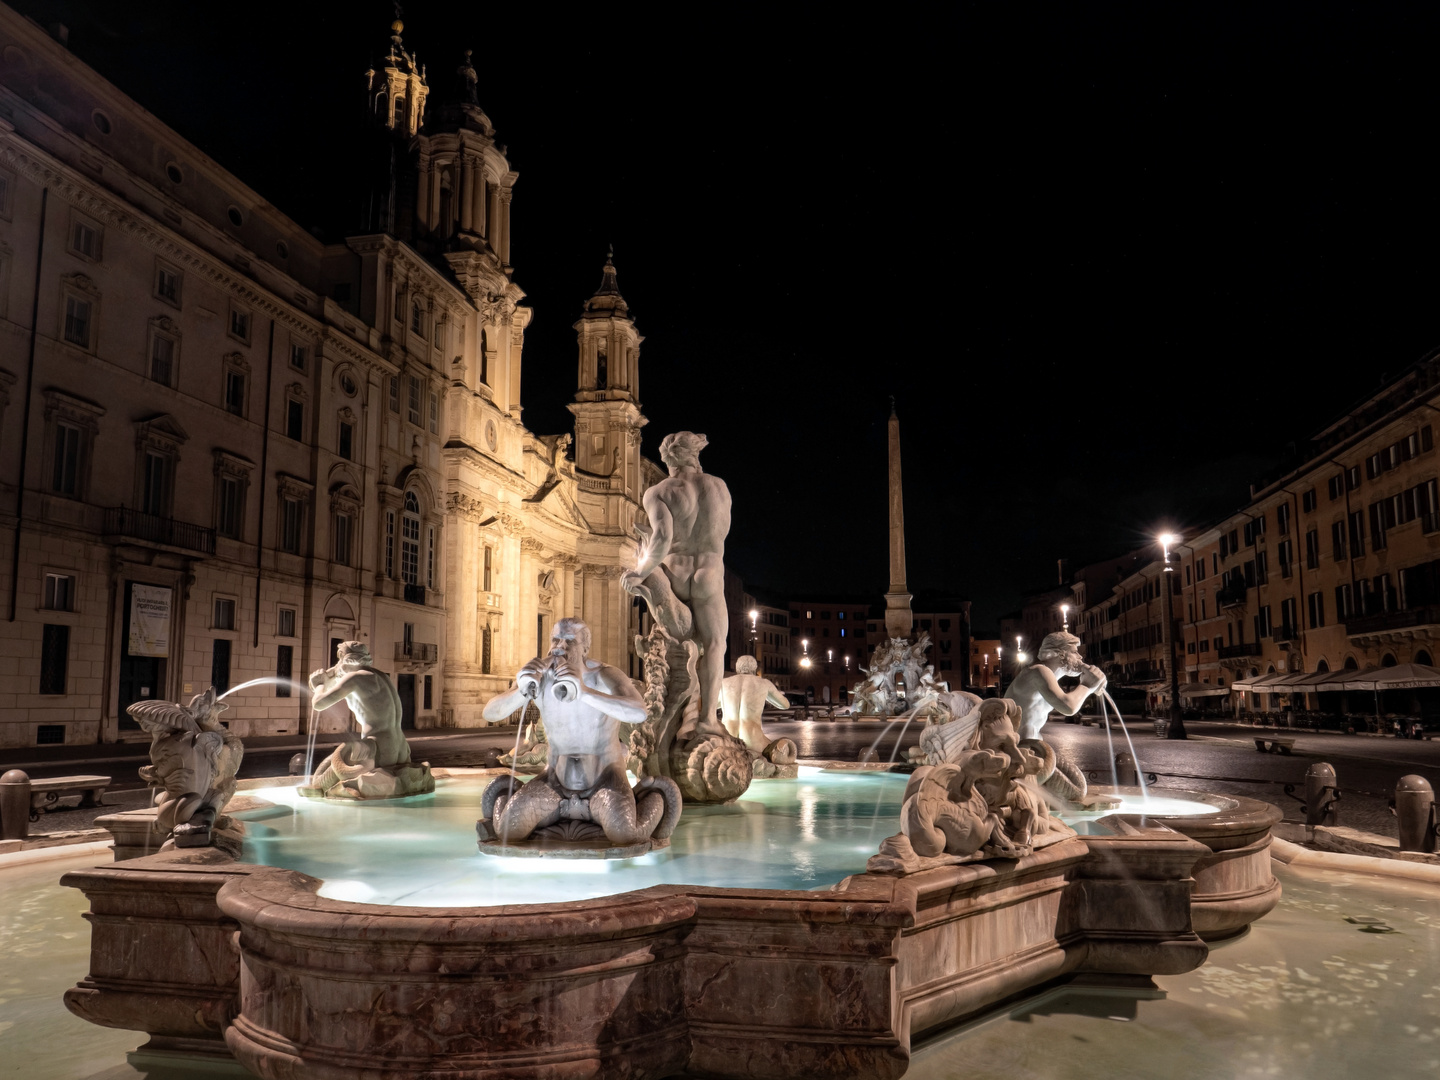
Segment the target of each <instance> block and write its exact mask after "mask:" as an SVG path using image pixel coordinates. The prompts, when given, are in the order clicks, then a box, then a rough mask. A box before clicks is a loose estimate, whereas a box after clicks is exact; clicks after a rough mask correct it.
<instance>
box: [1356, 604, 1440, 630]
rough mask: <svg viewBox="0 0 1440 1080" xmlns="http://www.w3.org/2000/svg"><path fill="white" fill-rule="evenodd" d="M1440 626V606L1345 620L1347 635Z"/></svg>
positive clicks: (1435, 605)
mask: <svg viewBox="0 0 1440 1080" xmlns="http://www.w3.org/2000/svg"><path fill="white" fill-rule="evenodd" d="M1435 624H1440V604H1426V605H1424V606H1423V607H1414V608H1405V609H1404V610H1401V611H1378V612H1376V613H1375V614H1374V615H1352V616H1350V617H1349V618H1348V619H1346V620H1345V633H1347V634H1349V635H1350V636H1351V637H1355V636H1356V635H1357V634H1380V633H1384V632H1385V631H1387V630H1405V629H1407V628H1409V627H1412V626H1430V625H1435Z"/></svg>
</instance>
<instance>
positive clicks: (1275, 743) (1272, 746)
mask: <svg viewBox="0 0 1440 1080" xmlns="http://www.w3.org/2000/svg"><path fill="white" fill-rule="evenodd" d="M1255 749H1256V750H1259V751H1260V753H1262V754H1288V753H1290V751H1291V750H1294V749H1295V740H1294V739H1272V738H1269V737H1268V736H1261V735H1256V736H1255Z"/></svg>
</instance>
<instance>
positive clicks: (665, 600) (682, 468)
mask: <svg viewBox="0 0 1440 1080" xmlns="http://www.w3.org/2000/svg"><path fill="white" fill-rule="evenodd" d="M708 442H709V440H708V439H706V438H705V436H704V435H696V434H695V433H694V432H690V431H677V432H675V433H674V434H673V435H667V436H666V437H665V440H664V441H663V442H662V443H661V444H660V460H661V461H663V462H664V463H665V465H666V467H667V468H668V469H669V470H670V476H669V478H667V479H665V480H662V481H660V483H658V484H655V485H654V486H653V487H651V488H650V489H649V490H647V491H646V492H645V500H644V501H645V513H646V514H647V515H648V516H649V518H650V532H649V535H648V536H645V537H644V543H643V544H642V546H641V549H640V562H639V565H637V566H636V567H635V569H633V570H628V571H626V572H625V574H624V575H623V576H622V577H621V579H620V583H621V585H622V586H623V587H624V589H625V591H626V592H628V593H631V594H632V595H635V596H638V597H640V598H641V599H643V600H644V601H645V602H646V603H647V604H648V605H649V607H650V611H651V614H652V615H653V616H654V617H655V618H656V619H657V620H658V621H659V622H660V623H661V625H663V626H665V629H666V630H667V631H669V632H670V633H671V634H672V635H673V636H674V637H675V638H676V639H677V640H682V641H683V640H684V639H686V638H692V639H693V640H694V641H695V642H696V644H698V645H699V646H700V650H701V653H700V659H699V663H698V665H697V671H698V674H699V681H700V711H699V713H698V714H697V715H694V716H691V717H688V718H687V719H686V720H685V722H684V723H683V724H681V726H680V730H679V732H678V733H677V738H679V739H681V740H689V739H690V738H692V737H693V736H697V735H719V734H724V733H725V729H724V727H722V726H721V724H720V723H719V718H718V716H717V712H718V710H719V708H720V683H721V680H722V679H723V678H724V675H725V637H726V634H727V631H728V630H729V616H728V614H727V613H726V610H725V537H726V536H727V535H728V534H729V532H730V489H729V488H727V487H726V486H725V481H723V480H721V479H719V478H718V477H714V476H707V475H706V474H705V472H704V471H703V470H702V469H701V468H700V451H701V450H703V449H704V448H705V446H706V445H707V444H708ZM643 535H644V534H642V536H643Z"/></svg>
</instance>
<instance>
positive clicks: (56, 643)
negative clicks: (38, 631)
mask: <svg viewBox="0 0 1440 1080" xmlns="http://www.w3.org/2000/svg"><path fill="white" fill-rule="evenodd" d="M69 666H70V627H68V626H57V625H55V624H53V623H46V624H45V629H44V630H43V631H42V637H41V640H40V693H42V694H63V693H65V675H66V672H67V671H68V669H69Z"/></svg>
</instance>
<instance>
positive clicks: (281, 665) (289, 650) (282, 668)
mask: <svg viewBox="0 0 1440 1080" xmlns="http://www.w3.org/2000/svg"><path fill="white" fill-rule="evenodd" d="M294 669H295V646H293V645H279V646H276V649H275V679H276V683H275V696H276V697H289V696H290V678H291V672H292V671H294Z"/></svg>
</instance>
